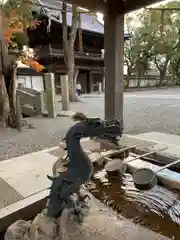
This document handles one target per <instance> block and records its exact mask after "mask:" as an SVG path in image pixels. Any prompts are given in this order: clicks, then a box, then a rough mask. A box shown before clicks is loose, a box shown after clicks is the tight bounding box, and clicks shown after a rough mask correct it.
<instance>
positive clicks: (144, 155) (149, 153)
mask: <svg viewBox="0 0 180 240" xmlns="http://www.w3.org/2000/svg"><path fill="white" fill-rule="evenodd" d="M166 149H167V147H166V148H162V149H159V150H156V151H152V152H148V153H144V154H142V155H139V156H137V157H135V158H133V159H131V160H128V161H127V162H126V163H129V162H132V161H135V160H137V159H139V158H142V157H146V156H149V155H151V154H153V153H157V152H161V151H164V150H166Z"/></svg>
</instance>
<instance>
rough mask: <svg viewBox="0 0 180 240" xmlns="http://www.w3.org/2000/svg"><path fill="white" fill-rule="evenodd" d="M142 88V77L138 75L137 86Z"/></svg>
mask: <svg viewBox="0 0 180 240" xmlns="http://www.w3.org/2000/svg"><path fill="white" fill-rule="evenodd" d="M140 86H141V76H140V75H139V74H138V75H137V85H136V87H137V88H140Z"/></svg>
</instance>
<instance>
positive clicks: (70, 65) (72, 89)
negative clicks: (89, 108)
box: [68, 51, 76, 102]
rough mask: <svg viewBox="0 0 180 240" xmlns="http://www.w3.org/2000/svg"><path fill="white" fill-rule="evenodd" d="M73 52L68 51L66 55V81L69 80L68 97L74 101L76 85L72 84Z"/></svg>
mask: <svg viewBox="0 0 180 240" xmlns="http://www.w3.org/2000/svg"><path fill="white" fill-rule="evenodd" d="M73 55H74V53H73V52H71V51H70V52H69V55H68V81H69V99H70V101H71V102H76V87H75V85H74V56H73Z"/></svg>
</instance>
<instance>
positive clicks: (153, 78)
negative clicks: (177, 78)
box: [125, 75, 173, 88]
mask: <svg viewBox="0 0 180 240" xmlns="http://www.w3.org/2000/svg"><path fill="white" fill-rule="evenodd" d="M125 79H126V76H125ZM137 83H138V78H137V77H136V76H132V77H131V78H130V82H129V88H135V87H137ZM158 83H159V75H147V76H144V77H142V78H141V84H140V87H156V86H157V85H158ZM163 85H164V86H171V85H173V82H172V80H171V76H166V78H165V79H164V80H163Z"/></svg>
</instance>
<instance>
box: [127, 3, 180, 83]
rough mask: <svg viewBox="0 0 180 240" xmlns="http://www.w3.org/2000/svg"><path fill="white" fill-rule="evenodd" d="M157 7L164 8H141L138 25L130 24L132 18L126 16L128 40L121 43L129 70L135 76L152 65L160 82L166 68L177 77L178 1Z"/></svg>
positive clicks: (179, 55) (179, 61)
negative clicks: (158, 75)
mask: <svg viewBox="0 0 180 240" xmlns="http://www.w3.org/2000/svg"><path fill="white" fill-rule="evenodd" d="M158 8H164V9H167V10H164V11H161V10H157V9H154V10H153V9H149V10H148V9H146V10H144V11H142V12H141V13H140V14H139V15H138V18H139V21H140V24H139V26H138V27H134V26H131V22H133V21H134V19H133V17H129V16H128V17H127V18H126V24H127V26H128V27H127V29H128V32H129V33H130V34H131V40H130V41H129V42H127V43H125V62H126V64H127V66H128V64H129V69H130V71H129V73H130V74H131V73H132V72H136V74H137V76H139V77H140V76H142V75H144V74H145V72H146V71H147V70H148V68H149V65H153V64H154V65H155V66H156V67H157V69H158V70H159V73H160V83H159V84H161V83H162V82H163V79H164V76H165V74H166V73H167V71H170V73H173V75H174V76H179V78H180V70H179V68H180V53H179V52H180V1H173V2H170V3H168V4H166V5H163V6H159V7H158ZM169 9H171V10H169Z"/></svg>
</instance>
